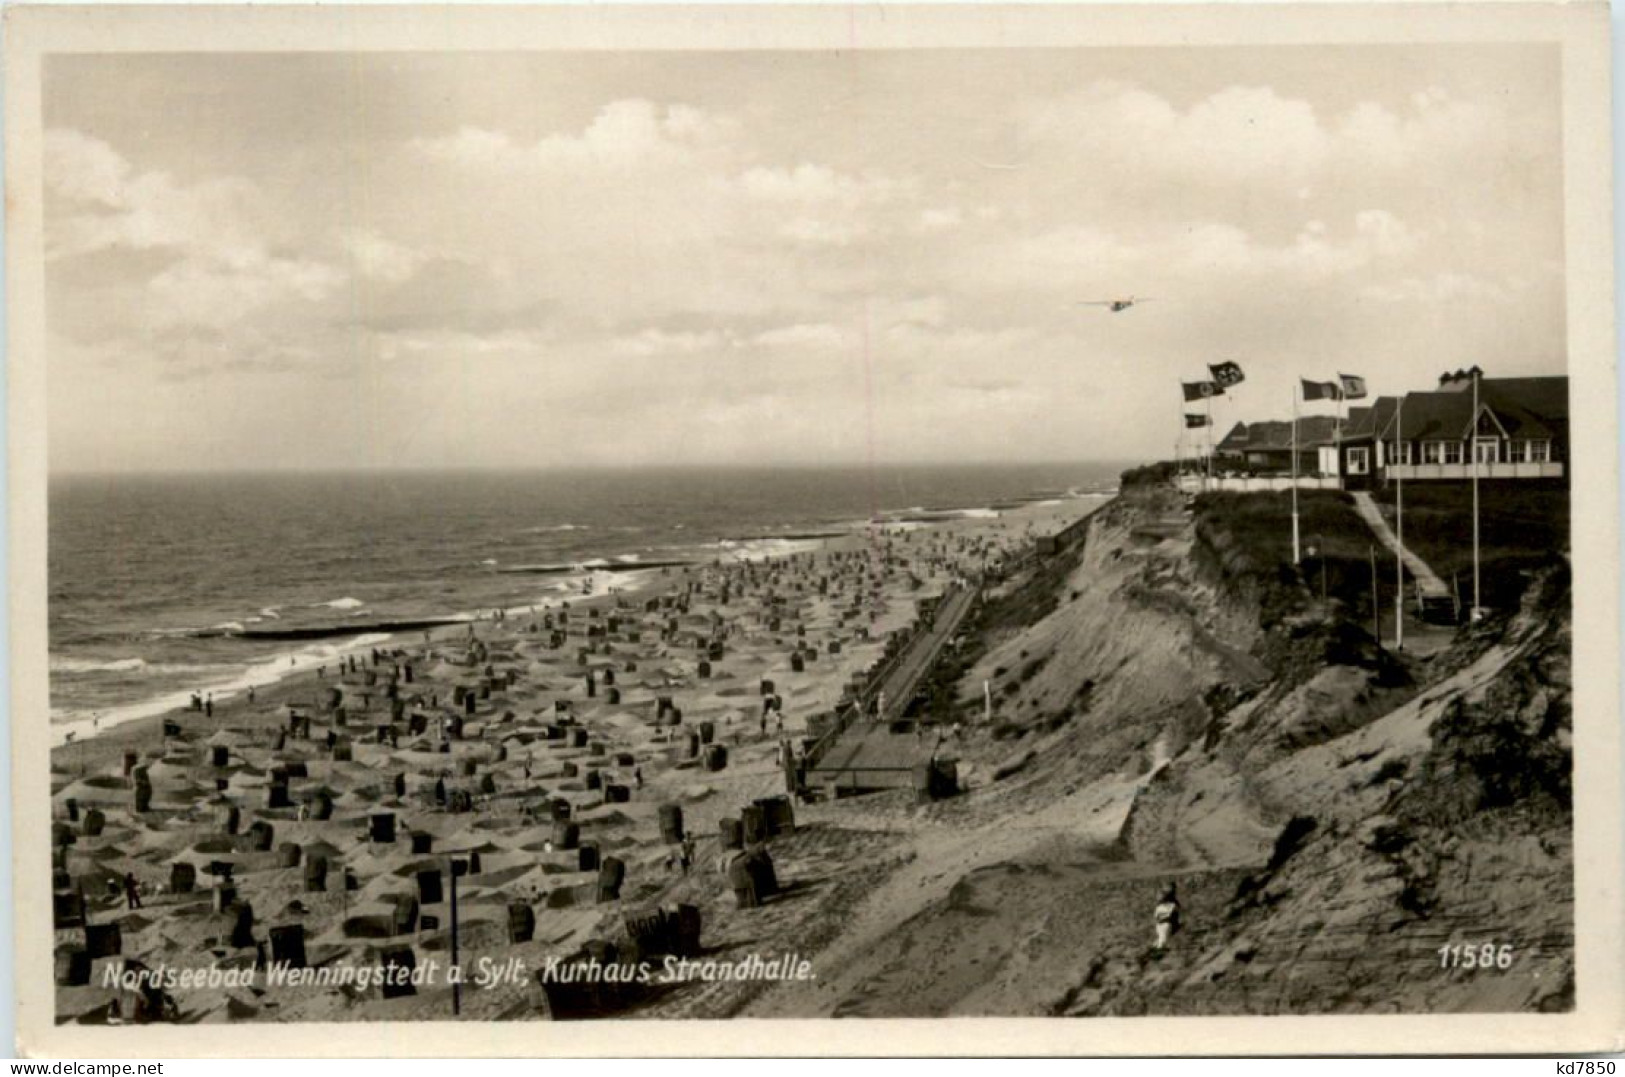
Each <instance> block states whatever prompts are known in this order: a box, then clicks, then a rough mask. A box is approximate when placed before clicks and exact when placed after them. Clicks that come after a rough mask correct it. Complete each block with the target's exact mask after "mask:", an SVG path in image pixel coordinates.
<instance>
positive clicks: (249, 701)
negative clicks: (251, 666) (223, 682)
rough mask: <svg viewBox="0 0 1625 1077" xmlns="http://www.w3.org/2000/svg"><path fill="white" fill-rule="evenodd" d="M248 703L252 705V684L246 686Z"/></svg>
mask: <svg viewBox="0 0 1625 1077" xmlns="http://www.w3.org/2000/svg"><path fill="white" fill-rule="evenodd" d="M248 705H249V706H250V707H252V706H253V705H254V686H253V685H252V684H251V685H249V686H248Z"/></svg>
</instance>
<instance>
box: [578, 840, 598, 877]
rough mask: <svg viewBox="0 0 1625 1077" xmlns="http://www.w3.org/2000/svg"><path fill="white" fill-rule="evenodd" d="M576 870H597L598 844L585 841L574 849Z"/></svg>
mask: <svg viewBox="0 0 1625 1077" xmlns="http://www.w3.org/2000/svg"><path fill="white" fill-rule="evenodd" d="M576 870H577V871H597V870H598V846H597V845H594V844H592V843H590V842H589V843H587V844H585V845H583V846H581V847H580V848H579V849H577V850H576Z"/></svg>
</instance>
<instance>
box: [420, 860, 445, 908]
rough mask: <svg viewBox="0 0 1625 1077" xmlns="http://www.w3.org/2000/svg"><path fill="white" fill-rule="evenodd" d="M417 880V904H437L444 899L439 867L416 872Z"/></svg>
mask: <svg viewBox="0 0 1625 1077" xmlns="http://www.w3.org/2000/svg"><path fill="white" fill-rule="evenodd" d="M417 880H418V902H419V904H422V905H438V904H440V902H441V901H443V900H444V895H443V893H442V887H441V878H440V869H439V868H430V869H428V870H426V871H420V872H418V875H417Z"/></svg>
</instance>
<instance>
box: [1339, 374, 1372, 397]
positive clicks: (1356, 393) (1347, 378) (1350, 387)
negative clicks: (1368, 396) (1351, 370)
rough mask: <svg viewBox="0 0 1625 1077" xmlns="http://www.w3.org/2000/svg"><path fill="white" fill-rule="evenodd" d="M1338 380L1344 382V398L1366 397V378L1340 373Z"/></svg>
mask: <svg viewBox="0 0 1625 1077" xmlns="http://www.w3.org/2000/svg"><path fill="white" fill-rule="evenodd" d="M1337 380H1338V381H1340V382H1342V383H1343V399H1344V400H1364V399H1365V379H1364V378H1362V377H1359V376H1357V375H1354V374H1339V375H1338V376H1337Z"/></svg>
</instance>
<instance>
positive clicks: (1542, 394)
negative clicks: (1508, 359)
mask: <svg viewBox="0 0 1625 1077" xmlns="http://www.w3.org/2000/svg"><path fill="white" fill-rule="evenodd" d="M1478 399H1479V403H1480V405H1483V406H1486V407H1488V408H1489V409H1490V411H1491V412H1493V413H1494V415H1495V419H1496V421H1497V422H1499V423H1500V424H1501V427H1502V428H1503V429H1505V430H1506V432H1507V436H1508V437H1514V438H1550V437H1553V436H1555V435H1557V434H1558V433H1559V432H1560V431H1563V430H1566V429H1567V427H1568V419H1569V379H1568V378H1566V377H1554V378H1482V379H1480V381H1479V383H1478ZM1399 417H1400V422H1401V423H1402V424H1403V429H1402V430H1401V431H1400V434H1399V436H1400V437H1401V438H1403V439H1404V440H1406V441H1431V440H1441V441H1455V440H1459V439H1462V438H1465V437H1467V435H1468V433H1469V432H1470V431H1471V429H1472V427H1473V418H1474V416H1473V394H1472V393H1471V392H1470V391H1469V392H1462V391H1461V390H1459V389H1454V390H1446V391H1443V392H1429V393H1406V394H1405V401H1404V407H1403V408H1401V409H1400V416H1399ZM1386 433H1387V436H1389V437H1392V436H1393V429H1392V424H1389V428H1388V429H1387V431H1386Z"/></svg>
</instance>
